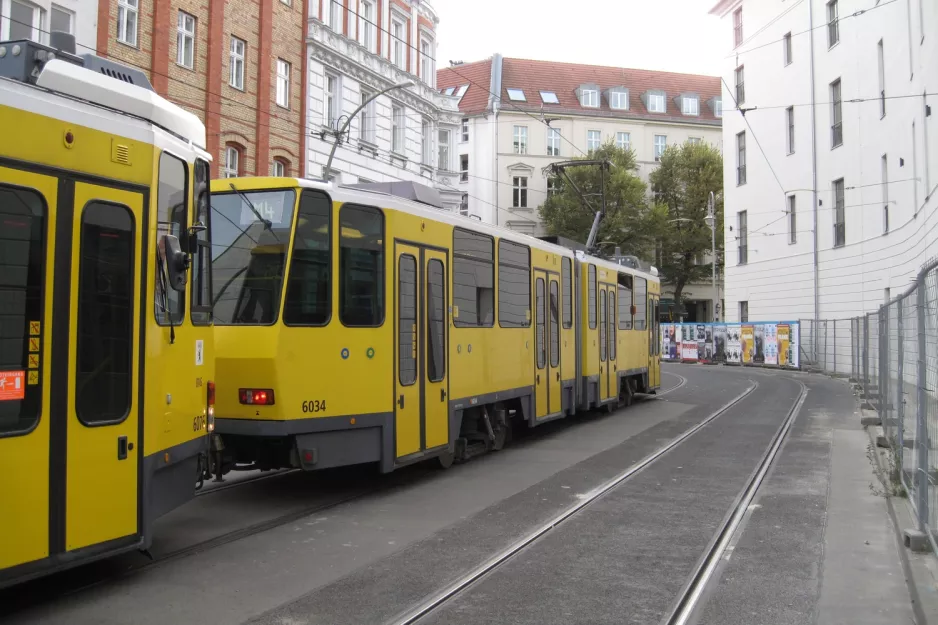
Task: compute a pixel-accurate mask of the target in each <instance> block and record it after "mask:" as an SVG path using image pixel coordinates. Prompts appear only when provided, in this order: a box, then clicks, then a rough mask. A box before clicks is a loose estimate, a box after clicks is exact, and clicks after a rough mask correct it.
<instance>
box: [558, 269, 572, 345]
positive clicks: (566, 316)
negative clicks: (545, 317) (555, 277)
mask: <svg viewBox="0 0 938 625" xmlns="http://www.w3.org/2000/svg"><path fill="white" fill-rule="evenodd" d="M571 264H572V263H571V261H570V259H569V258H562V259H560V278H561V282H562V284H563V327H565V328H570V327H573V284H572V283H571V278H572V277H573V272H572V270H571V269H570V265H571Z"/></svg>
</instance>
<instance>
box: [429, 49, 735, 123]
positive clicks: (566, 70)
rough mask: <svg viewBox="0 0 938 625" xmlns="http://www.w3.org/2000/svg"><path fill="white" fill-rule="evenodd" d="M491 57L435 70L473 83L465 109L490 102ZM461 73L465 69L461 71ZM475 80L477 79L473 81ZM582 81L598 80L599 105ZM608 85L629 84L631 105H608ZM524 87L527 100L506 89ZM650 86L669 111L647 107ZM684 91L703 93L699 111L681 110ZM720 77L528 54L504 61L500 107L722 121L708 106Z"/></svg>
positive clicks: (441, 79)
mask: <svg viewBox="0 0 938 625" xmlns="http://www.w3.org/2000/svg"><path fill="white" fill-rule="evenodd" d="M491 65H492V62H491V59H488V60H486V61H481V62H478V63H471V64H467V65H462V66H457V67H456V68H455V70H454V69H451V68H450V69H443V70H440V71H439V72H438V74H437V83H438V87H439V88H445V87H451V86H453V87H458V86H459V85H464V84H466V83H469V84H470V86H469V91H468V92H467V94H466V96H465V97H463V99H462V101H461V102H460V105H459V109H460V110H461V111H463V112H466V113H479V112H482V111H484V110H485V108H486V106H487V105H488V97H489V95H490V94H489V92H488V89H489V85H490V84H491V82H490V78H489V75H490V71H491ZM459 74H462V76H460V75H459ZM473 83H475V84H473ZM584 84H595V85H598V86H599V89H600V92H601V98H600V106H599V108H586V107H582V106H580V101H579V100H578V99H577V94H576V91H577V88H578V87H580V85H584ZM610 87H626V88H628V90H629V109H628V110H627V111H620V110H615V109H610V108H609V102H608V100H607V99H606V95H605V91H606V90H607V89H609V88H610ZM509 88H511V89H523V90H524V95H525V98H526V99H527V101H526V102H518V101H513V100H511V99H510V98H509V97H508V89H509ZM649 90H662V91H664V92H665V93H666V94H667V97H666V101H667V113H649V112H648V110H647V109H646V108H645V104H644V103H643V102H642V94H644V93H645V92H646V91H649ZM540 91H553V92H554V93H556V94H557V98H558V100H559V101H560V103H559V104H543V103H542V101H541V96H540V93H539V92H540ZM681 93H695V94H697V95H698V96H700V108H699V110H700V115H697V116H694V115H683V114H681V110H680V108H679V107H678V104H677V103H675V101H674V98H675V97H676V96H678V95H680V94H681ZM721 93H722V90H721V87H720V79H719V78H718V77H716V76H701V75H696V74H676V73H672V72H656V71H650V70H642V69H627V68H620V67H605V66H601V65H581V64H576V63H557V62H554V61H532V60H528V59H504V60H503V63H502V93H501V98H502V106H501V108H502V110H510V109H512V108H514V109H522V110H527V111H540V110H541V109H542V106H543V110H544V111H545V112H549V111H556V112H557V113H568V114H569V113H578V114H584V113H585V114H589V115H598V116H608V117H621V118H642V119H656V120H662V121H672V122H673V121H683V122H689V121H703V122H710V123H720V122H721V120H720V118H718V117H715V116H714V115H713V109H712V108H711V107H710V106H709V101H710V100H711V98H714V97H716V98H720V97H721Z"/></svg>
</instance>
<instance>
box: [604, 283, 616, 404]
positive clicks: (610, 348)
mask: <svg viewBox="0 0 938 625" xmlns="http://www.w3.org/2000/svg"><path fill="white" fill-rule="evenodd" d="M602 288H603V291H605V293H606V344H607V347H606V391H607V394H606V395H604V396H603V400H607V399H614V398H616V397H618V396H619V365H618V360H617V359H616V358H617V354H616V347H617V345H616V340H617V338H618V336H617V334H616V329H617V327H618V326H617V323H618V320H619V316H618V315H617V314H616V302H617V300H618V299H619V298H618V296H617V292H616V286H615V285H609V284H607V285H604V286H603V287H602Z"/></svg>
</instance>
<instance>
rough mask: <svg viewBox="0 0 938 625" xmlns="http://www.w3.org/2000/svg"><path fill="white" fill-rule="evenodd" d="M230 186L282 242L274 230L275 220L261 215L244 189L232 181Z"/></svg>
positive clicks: (278, 241) (266, 228)
mask: <svg viewBox="0 0 938 625" xmlns="http://www.w3.org/2000/svg"><path fill="white" fill-rule="evenodd" d="M228 186H229V187H231V190H232V191H234V192H235V193H237V194H238V197H240V198H241V201H242V202H244V203H245V204H247V206H248V208H250V209H251V212H252V213H254V216H255V217H257V220H258V221H259V222H261V223H262V224H264V230H267V231H268V232H270V233H271V234H272V235H274V238H275V239H277V243H280V238H279V237H278V236H277V233H276V232H274V230H273V225H274V222H272V221H271V220H269V219H267V218H266V217H264V216H263V215H261V213H260V211H258V210H257V207H256V206H254V202H252V201H251V198H249V197H248V196H247V195H245V193H244V191H241V190H239V189H238V188H237V187H235V186H234V184H232V183H230V182H229V183H228Z"/></svg>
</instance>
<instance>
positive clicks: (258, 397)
mask: <svg viewBox="0 0 938 625" xmlns="http://www.w3.org/2000/svg"><path fill="white" fill-rule="evenodd" d="M238 400H239V401H240V402H241V403H242V404H249V405H252V406H253V405H256V406H272V405H273V403H274V391H273V389H270V388H240V389H238Z"/></svg>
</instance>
